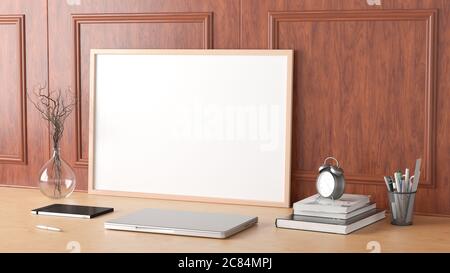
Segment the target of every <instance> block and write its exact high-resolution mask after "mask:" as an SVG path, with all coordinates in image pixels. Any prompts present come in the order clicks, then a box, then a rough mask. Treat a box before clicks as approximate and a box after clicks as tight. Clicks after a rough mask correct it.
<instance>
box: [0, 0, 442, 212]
mask: <svg viewBox="0 0 450 273" xmlns="http://www.w3.org/2000/svg"><path fill="white" fill-rule="evenodd" d="M381 3H382V5H381V6H371V5H368V4H367V1H366V0H189V1H185V0H132V1H122V0H67V1H66V0H48V1H47V0H33V1H31V0H28V1H27V0H21V1H16V0H6V1H5V0H3V1H2V3H1V4H0V46H1V48H0V57H1V58H0V83H1V86H0V96H1V100H0V106H1V107H0V126H1V127H0V128H1V129H0V183H1V184H6V185H17V186H35V185H36V182H35V180H36V178H35V177H36V173H37V171H38V168H39V166H40V165H41V164H43V163H44V162H45V160H46V158H47V157H48V153H49V151H48V149H49V143H48V135H46V133H45V124H43V122H41V121H40V120H39V117H38V115H37V113H36V112H35V111H34V109H32V108H30V107H27V105H26V100H25V98H24V92H25V90H26V88H27V87H30V86H33V85H36V84H39V83H43V82H46V81H48V83H49V87H50V88H51V89H54V88H64V87H70V88H72V90H73V91H74V92H75V94H76V95H77V97H78V100H79V104H78V107H77V108H76V112H75V113H74V115H72V116H71V117H70V119H69V120H68V121H67V122H68V124H67V127H66V134H65V136H64V140H63V147H62V149H63V152H64V156H65V158H67V159H68V161H69V162H70V163H71V164H72V166H73V167H74V168H75V170H76V174H77V179H78V186H77V188H78V190H81V191H85V190H86V189H87V154H88V153H87V151H88V116H89V112H88V93H89V87H88V82H89V78H88V77H89V71H88V69H89V50H90V49H91V48H205V49H208V48H227V49H236V48H242V49H247V48H257V49H258V48H259V49H267V48H274V49H275V48H280V49H294V50H295V68H294V75H295V78H294V110H293V145H292V147H293V148H292V149H293V150H292V154H293V155H292V193H291V196H292V200H294V201H295V200H298V199H300V198H303V197H305V196H308V195H311V194H313V193H314V192H315V185H314V180H315V177H316V170H317V167H318V166H319V165H320V164H321V163H322V160H323V159H324V158H325V157H326V156H328V155H334V156H336V157H337V158H338V159H339V160H340V162H341V165H342V167H343V168H344V170H345V172H346V178H347V183H348V187H347V192H353V193H361V194H371V195H372V196H373V199H374V200H376V201H377V202H378V204H379V206H386V205H387V203H386V202H387V200H386V188H385V186H384V182H383V179H382V177H383V175H385V174H387V173H391V172H393V171H394V170H397V169H404V168H405V167H407V166H409V167H413V166H414V161H415V159H416V158H417V157H422V158H423V163H424V164H423V169H422V178H423V179H422V181H421V182H422V183H421V187H420V191H419V193H418V196H417V199H416V211H417V212H419V213H424V214H440V215H450V198H448V195H450V181H449V180H450V167H448V164H447V163H448V162H450V99H448V98H449V97H450V86H449V85H450V78H448V77H447V74H449V73H448V72H450V71H449V69H450V66H449V58H450V57H449V56H450V19H448V18H450V5H449V3H447V1H446V0H381ZM47 14H48V16H47ZM47 28H48V35H47ZM47 41H48V42H47ZM47 50H48V55H47ZM47 71H48V73H47ZM124 92H126V90H124Z"/></svg>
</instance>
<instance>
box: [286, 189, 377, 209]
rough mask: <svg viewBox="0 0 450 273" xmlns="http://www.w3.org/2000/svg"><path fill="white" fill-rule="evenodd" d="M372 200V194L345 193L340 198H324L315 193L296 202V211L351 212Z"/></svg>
mask: <svg viewBox="0 0 450 273" xmlns="http://www.w3.org/2000/svg"><path fill="white" fill-rule="evenodd" d="M369 202H370V196H368V195H360V194H348V193H346V194H343V195H342V197H341V198H339V199H338V200H332V199H329V198H323V197H321V196H320V195H319V194H315V195H313V196H310V197H308V198H305V199H303V200H300V201H298V202H296V203H294V210H296V211H317V212H327V213H350V212H352V211H354V210H357V209H359V208H362V207H364V206H365V205H367V203H369Z"/></svg>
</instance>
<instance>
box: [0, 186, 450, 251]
mask: <svg viewBox="0 0 450 273" xmlns="http://www.w3.org/2000/svg"><path fill="white" fill-rule="evenodd" d="M21 200H24V201H21ZM62 203H66V204H77V205H91V206H107V207H108V206H109V207H114V213H110V214H105V215H103V216H100V217H98V218H94V219H90V220H85V219H71V218H66V217H52V216H38V215H30V210H31V209H34V208H38V207H42V206H44V205H47V204H48V199H46V197H44V196H43V195H42V194H40V193H39V192H38V191H37V190H34V189H6V188H0V217H1V218H2V219H8V221H1V222H0V229H1V230H2V231H3V232H1V233H0V241H1V242H2V244H0V252H69V250H68V249H67V248H66V246H67V244H68V243H69V242H70V241H77V242H79V244H80V247H81V249H80V250H81V252H83V253H85V252H231V253H232V252H366V253H367V252H369V250H367V248H366V247H367V243H369V242H370V241H378V242H379V243H380V244H381V252H400V253H404V252H449V251H450V231H449V229H448V226H449V225H450V219H449V218H444V217H424V216H417V215H416V216H414V225H412V226H408V227H400V228H399V227H397V226H393V225H391V224H390V223H389V215H388V217H387V218H386V219H384V220H381V221H379V222H377V223H375V224H373V225H370V226H368V227H366V228H363V229H360V230H358V231H355V232H354V233H353V234H351V235H348V236H342V235H336V234H327V233H319V232H307V231H299V230H288V229H277V228H276V227H275V226H274V219H275V218H277V217H280V216H284V215H288V214H289V213H291V212H292V210H291V209H286V208H267V207H254V206H238V205H223V204H205V203H196V202H181V201H167V200H165V201H162V200H148V199H142V198H125V197H111V196H96V195H88V194H86V193H74V194H73V195H72V196H71V197H70V200H68V199H66V200H62ZM11 206H14V208H15V209H14V210H11ZM145 207H151V208H160V209H172V210H187V211H196V212H212V213H230V212H231V211H232V212H233V213H236V214H242V215H253V216H258V224H256V225H255V226H253V227H251V228H249V229H247V230H244V231H242V232H240V233H237V234H236V235H234V236H232V237H230V238H228V239H224V240H221V239H210V238H195V237H188V236H172V235H165V234H151V233H139V232H125V231H115V230H105V229H104V227H103V224H104V222H105V221H108V220H111V219H115V218H118V217H122V216H125V215H127V214H129V213H132V212H134V211H137V210H139V209H142V208H145ZM43 221H44V222H45V224H46V225H49V226H55V227H59V228H62V229H63V232H49V231H45V230H39V229H36V228H35V227H34V226H35V225H37V224H42V223H43ZM69 249H70V248H69Z"/></svg>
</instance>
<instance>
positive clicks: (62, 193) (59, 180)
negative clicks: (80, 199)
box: [39, 147, 76, 199]
mask: <svg viewBox="0 0 450 273" xmlns="http://www.w3.org/2000/svg"><path fill="white" fill-rule="evenodd" d="M75 184H76V179H75V172H74V171H73V169H72V168H71V167H70V166H69V164H67V163H66V162H65V161H64V160H63V159H62V157H61V150H60V148H59V147H57V148H53V155H52V157H51V158H50V160H49V161H48V162H47V163H45V164H44V166H42V169H41V171H40V172H39V189H40V190H41V192H42V193H43V194H44V195H45V196H47V197H50V198H52V199H60V198H65V197H68V196H69V195H70V194H71V193H72V192H73V191H74V189H75Z"/></svg>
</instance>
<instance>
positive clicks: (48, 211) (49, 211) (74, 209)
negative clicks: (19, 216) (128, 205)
mask: <svg viewBox="0 0 450 273" xmlns="http://www.w3.org/2000/svg"><path fill="white" fill-rule="evenodd" d="M113 211H114V209H113V208H103V207H91V206H77V205H64V204H53V205H50V206H46V207H42V208H38V209H34V210H32V211H31V213H33V214H38V215H51V216H65V217H75V218H88V219H90V218H94V217H97V216H99V215H102V214H105V213H108V212H113Z"/></svg>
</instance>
